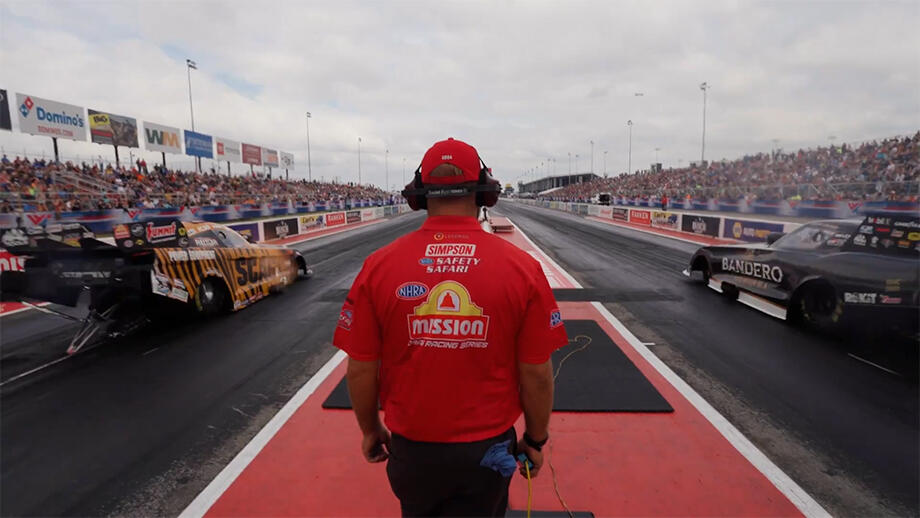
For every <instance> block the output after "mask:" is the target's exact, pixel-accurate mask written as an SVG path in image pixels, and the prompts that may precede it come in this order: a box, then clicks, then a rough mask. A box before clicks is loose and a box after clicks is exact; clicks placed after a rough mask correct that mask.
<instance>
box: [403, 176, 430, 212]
mask: <svg viewBox="0 0 920 518" xmlns="http://www.w3.org/2000/svg"><path fill="white" fill-rule="evenodd" d="M424 188H425V184H424V183H422V173H421V168H419V169H416V171H415V175H414V178H413V179H412V181H411V182H409V183H407V184H406V187H405V189H403V192H402V195H403V198H405V199H406V204H408V205H409V208H410V209H412V210H425V209H427V208H428V199H427V198H425V195H424V194H418V191H419V190H421V189H424Z"/></svg>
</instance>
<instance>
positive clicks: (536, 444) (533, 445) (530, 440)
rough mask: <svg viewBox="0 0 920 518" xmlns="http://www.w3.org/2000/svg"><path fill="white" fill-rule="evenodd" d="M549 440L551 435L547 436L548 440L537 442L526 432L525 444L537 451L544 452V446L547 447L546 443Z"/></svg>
mask: <svg viewBox="0 0 920 518" xmlns="http://www.w3.org/2000/svg"><path fill="white" fill-rule="evenodd" d="M548 440H549V435H547V436H546V439H543V440H542V441H535V440H533V437H531V436H529V435H527V432H524V442H525V443H527V446H530V447H531V448H533V449H535V450H537V451H543V445H545V444H546V441H548Z"/></svg>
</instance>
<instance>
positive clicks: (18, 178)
mask: <svg viewBox="0 0 920 518" xmlns="http://www.w3.org/2000/svg"><path fill="white" fill-rule="evenodd" d="M346 200H362V201H365V202H373V203H376V202H388V201H390V197H389V195H388V194H387V193H385V192H384V191H382V190H380V189H379V188H377V187H374V186H370V185H355V184H350V183H349V184H339V183H326V182H317V181H306V180H300V181H287V180H284V179H281V178H271V177H269V176H266V175H263V174H251V175H245V176H228V175H225V174H220V173H217V172H215V171H213V170H212V171H211V172H209V173H197V172H185V171H179V170H173V169H167V168H165V167H161V166H159V165H157V166H154V167H152V168H149V169H148V167H147V164H146V162H144V161H141V160H138V161H137V162H136V163H135V165H134V166H133V167H131V168H130V169H129V168H127V167H125V166H119V167H113V166H112V165H111V164H107V165H104V166H100V165H98V164H93V165H89V164H87V163H85V162H84V163H82V164H79V165H77V164H74V163H72V162H66V163H63V164H60V163H55V162H53V161H45V160H43V159H41V160H38V159H33V160H29V159H28V158H20V157H15V158H13V159H10V158H9V157H8V156H6V155H3V157H2V158H0V212H2V213H10V212H54V213H56V214H57V215H60V214H62V213H66V212H72V211H73V212H76V211H95V210H106V209H119V208H121V209H132V208H141V209H155V208H179V207H194V206H217V205H231V204H293V205H294V206H302V205H308V204H312V203H327V202H339V201H346Z"/></svg>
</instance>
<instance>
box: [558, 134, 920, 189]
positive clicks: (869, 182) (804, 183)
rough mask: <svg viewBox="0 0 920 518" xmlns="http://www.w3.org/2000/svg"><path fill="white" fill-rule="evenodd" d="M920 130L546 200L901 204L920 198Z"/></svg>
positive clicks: (629, 178)
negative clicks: (605, 195) (606, 196)
mask: <svg viewBox="0 0 920 518" xmlns="http://www.w3.org/2000/svg"><path fill="white" fill-rule="evenodd" d="M918 191H920V131H918V132H917V133H915V134H914V135H913V136H909V137H892V138H887V139H884V140H882V141H880V142H879V141H872V142H865V143H863V144H861V145H858V146H852V145H847V144H843V145H841V146H830V147H819V148H817V149H800V150H798V151H794V152H790V153H785V152H774V153H758V154H755V155H748V156H744V157H742V158H739V159H737V160H732V161H727V160H723V161H719V162H711V163H708V164H704V165H703V166H700V165H692V166H690V167H683V168H677V169H675V168H668V169H664V170H661V171H660V172H659V171H637V172H635V173H632V174H624V175H620V176H615V177H612V178H597V179H594V180H592V181H588V182H584V183H572V184H569V185H568V186H566V187H563V188H562V189H558V190H554V191H552V192H551V193H547V194H546V195H545V196H543V197H542V198H543V199H546V200H552V201H566V202H587V201H589V200H590V199H591V198H592V197H594V196H596V195H597V194H599V193H602V192H609V193H612V194H613V195H614V196H615V197H619V198H630V199H632V198H642V199H652V198H660V197H662V196H667V197H669V198H670V199H672V200H681V199H733V200H738V199H745V200H747V201H749V202H751V201H755V200H771V201H780V200H792V201H797V200H833V201H897V202H911V203H916V202H917V201H918V196H920V192H918Z"/></svg>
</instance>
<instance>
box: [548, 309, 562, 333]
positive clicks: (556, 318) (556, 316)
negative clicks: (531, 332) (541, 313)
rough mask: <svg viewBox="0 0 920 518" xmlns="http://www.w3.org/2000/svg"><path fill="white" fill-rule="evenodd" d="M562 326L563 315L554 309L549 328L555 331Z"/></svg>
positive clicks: (550, 315)
mask: <svg viewBox="0 0 920 518" xmlns="http://www.w3.org/2000/svg"><path fill="white" fill-rule="evenodd" d="M560 325H562V313H560V312H559V310H558V309H554V310H553V312H552V313H550V314H549V328H550V329H554V328H557V327H559V326H560Z"/></svg>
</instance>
